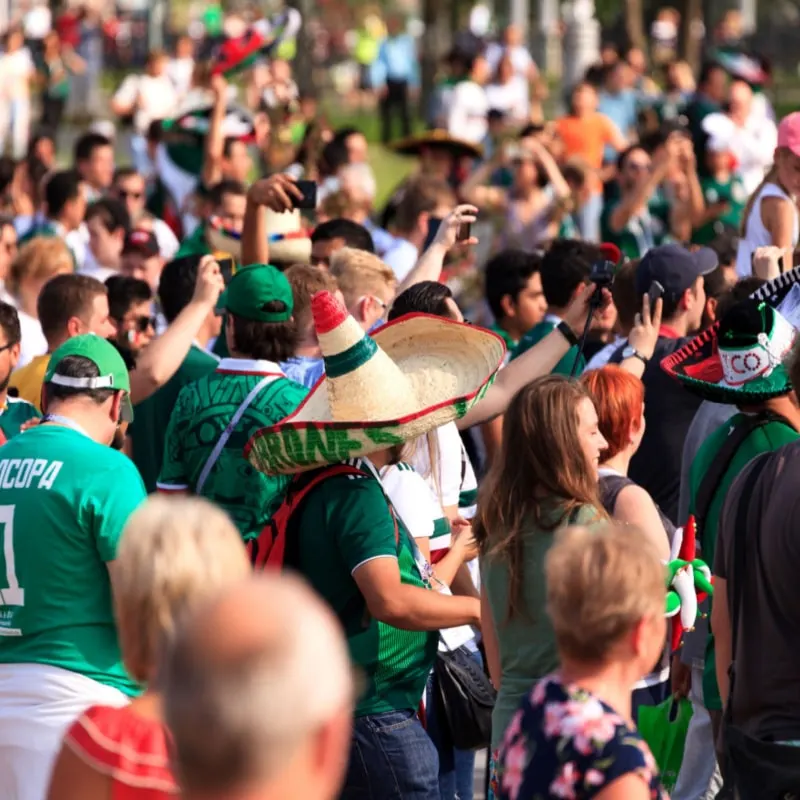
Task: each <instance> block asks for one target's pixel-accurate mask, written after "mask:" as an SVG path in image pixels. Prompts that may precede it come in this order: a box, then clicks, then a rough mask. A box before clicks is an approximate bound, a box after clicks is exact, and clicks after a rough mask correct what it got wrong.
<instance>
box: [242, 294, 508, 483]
mask: <svg viewBox="0 0 800 800" xmlns="http://www.w3.org/2000/svg"><path fill="white" fill-rule="evenodd" d="M311 308H312V313H313V316H314V325H315V327H316V331H317V337H318V339H319V344H320V349H321V350H322V355H323V358H324V360H325V375H324V377H322V378H321V379H320V381H319V382H318V383H317V385H316V386H315V387H314V388H313V389H312V390H311V392H310V393H309V395H308V397H307V398H306V399H305V401H304V402H303V404H302V405H301V406H300V407H299V408H298V409H297V411H295V412H294V413H293V414H292V415H291V416H289V417H287V418H286V419H284V420H283V421H282V422H279V423H278V424H277V425H272V426H270V427H268V428H262V429H261V430H260V431H258V432H257V433H256V434H255V435H254V436H253V437H252V438H251V439H250V441H249V442H248V444H247V447H246V448H245V454H246V456H247V458H248V459H249V460H250V462H251V463H252V464H253V465H254V466H255V467H256V469H258V470H260V471H261V472H265V473H267V474H268V475H276V474H288V473H294V472H303V471H304V470H308V469H314V468H315V467H319V466H322V465H324V464H331V463H335V462H338V461H343V460H345V459H348V458H356V457H359V456H367V455H369V454H370V453H374V452H377V451H379V450H385V449H386V448H387V447H392V446H393V445H397V444H402V443H403V442H407V441H410V440H411V439H415V438H417V437H418V436H421V435H423V434H424V433H427V432H428V431H430V430H433V429H434V428H438V427H440V426H441V425H445V424H446V423H448V422H452V421H453V420H456V419H459V418H460V417H463V416H464V414H466V413H467V411H468V410H469V409H470V408H471V407H472V406H473V405H474V404H475V403H476V402H477V401H478V400H480V398H481V397H483V395H484V393H485V392H486V389H487V388H488V387H489V385H490V384H491V382H492V380H493V379H494V376H495V374H496V372H497V370H498V369H499V368H500V365H501V364H502V362H503V358H504V356H505V345H504V344H503V340H502V339H501V338H500V337H499V336H497V335H496V334H494V333H491V332H490V331H486V330H483V329H482V328H477V327H473V326H471V325H466V324H464V323H460V322H454V321H453V320H448V319H443V318H441V317H434V316H430V315H428V314H409V315H407V316H405V317H401V318H400V319H397V320H394V321H393V322H390V323H389V324H388V325H384V326H383V327H382V328H381V329H380V330H378V331H376V332H375V333H374V334H373V336H372V337H370V336H367V335H366V334H365V333H364V331H363V330H362V329H361V327H360V326H359V324H358V323H357V322H356V321H355V320H354V319H353V318H352V317H351V316H349V315H348V313H347V310H346V309H345V307H344V305H343V304H342V302H341V301H340V300H338V299H337V298H336V297H335V296H334V295H332V294H330V293H329V292H318V293H317V294H316V295H315V296H314V298H313V300H312V304H311Z"/></svg>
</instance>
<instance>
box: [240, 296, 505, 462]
mask: <svg viewBox="0 0 800 800" xmlns="http://www.w3.org/2000/svg"><path fill="white" fill-rule="evenodd" d="M320 295H326V296H327V297H330V296H331V294H330V292H327V291H321V292H317V293H316V294H315V295H314V297H313V298H312V299H311V307H312V309H313V307H314V301H315V300H316V298H317V297H319V296H320ZM416 317H423V318H426V317H427V318H429V319H431V318H432V319H435V320H437V321H438V322H442V323H444V324H445V325H448V326H459V325H460V326H462V327H464V328H467V329H468V330H470V331H472V332H475V331H478V332H479V333H480V334H481V336H486V337H488V338H494V339H497V341H498V342H500V344H501V345H502V346H503V356H502V357H501V358H500V361H498V363H497V367H496V368H495V370H494V371H493V372H491V373H490V374H489V376H488V377H487V378H486V380H485V381H484V382H483V383H481V385H480V386H479V387H478V388H477V389H476V390H475V391H474V392H470V393H469V394H465V395H460V396H458V397H451V398H449V399H447V400H443V401H442V402H441V403H436V404H435V405H432V406H428V407H427V408H425V409H423V410H422V411H419V412H417V413H414V414H407V415H406V416H404V417H396V418H394V419H385V420H379V421H377V422H363V421H357V420H348V421H346V422H333V421H332V420H326V421H325V422H296V421H294V420H295V418H296V417H297V415H298V414H299V413H300V412H301V411H302V410H303V408H304V407H305V406H306V405H307V404H308V403H309V401H310V400H311V398H312V397H313V396H314V394H315V393H316V392H317V391H318V390H319V387H320V386H321V385H322V384H323V383H324V382H325V381H326V380H327V378H326V376H325V375H324V374H323V375H322V377H320V378H319V380H318V381H317V382H316V383H315V384H314V388H313V389H311V391H309V393H308V394H307V395H306V396H305V399H304V400H303V402H302V403H300V405H299V406H298V407H297V408H296V409H295V410H294V411H293V412H292V413H291V414H290V415H289V416H288V417H286V418H285V419H283V420H281V421H280V422H278V423H276V424H275V425H265V426H264V427H263V428H259V429H258V430H257V431H256V432H255V433H254V434H253V435H252V436H251V437H250V439H249V441H248V442H247V444H246V445H245V447H244V456H245V458H248V457H249V455H250V452H251V450H252V449H253V442H254V440H255V439H257V438H258V437H259V436H261V435H264V434H266V433H268V432H275V431H277V430H279V429H280V428H282V427H284V426H286V427H293V428H295V429H300V430H305V429H307V428H316V429H318V430H347V429H348V428H351V427H354V426H355V427H357V428H359V429H360V430H373V429H381V428H385V427H387V426H393V427H399V426H401V425H406V424H408V423H409V422H413V421H414V420H415V419H420V418H422V417H427V416H430V415H431V414H432V413H434V412H435V411H438V410H439V409H440V408H445V407H447V406H452V405H455V404H456V403H461V402H470V401H472V400H473V399H474V398H475V397H477V395H478V394H479V393H480V392H481V390H482V389H483V387H484V386H485V385H486V384H487V383H488V382H489V381H490V380H491V378H492V376H493V375H495V374H496V372H497V370H498V369H500V367H501V366H502V363H503V357H504V356H505V342H504V341H503V337H502V336H498V335H497V334H496V333H495V332H494V331H490V330H488V329H487V328H479V327H477V326H475V325H470V324H468V323H466V322H457V321H456V320H454V319H447V318H446V317H437V316H436V315H434V314H421V313H418V312H417V313H412V314H405V315H403V316H402V317H398V318H397V319H393V320H392V321H391V322H387V323H386V324H385V325H382V326H381V327H380V328H378V329H377V330H375V331H373V332H372V334H371V336H372V338H373V339H375V337H376V336H377V335H378V334H379V333H380V332H381V331H385V330H386V329H387V328H391V327H393V326H395V325H400V324H405V323H406V322H409V321H410V320H412V319H414V318H416ZM318 330H319V329H318ZM376 343H377V345H378V347H380V342H379V341H377V340H376Z"/></svg>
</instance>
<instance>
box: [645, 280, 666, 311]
mask: <svg viewBox="0 0 800 800" xmlns="http://www.w3.org/2000/svg"><path fill="white" fill-rule="evenodd" d="M647 296H648V297H649V298H650V308H653V306H654V305H655V304H656V300H658V299H659V298H661V297H663V296H664V287H663V286H662V285H661V284H660V283H659V282H658V281H653V282H652V283H651V284H650V289H649V290H648V292H647Z"/></svg>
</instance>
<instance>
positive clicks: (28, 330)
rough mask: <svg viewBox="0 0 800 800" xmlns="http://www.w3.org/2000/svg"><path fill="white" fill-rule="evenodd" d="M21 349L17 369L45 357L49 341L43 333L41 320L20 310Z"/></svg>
mask: <svg viewBox="0 0 800 800" xmlns="http://www.w3.org/2000/svg"><path fill="white" fill-rule="evenodd" d="M17 313H18V314H19V330H20V336H21V340H20V348H19V363H18V364H17V369H19V368H20V367H24V366H25V365H26V364H29V363H30V362H31V361H33V359H34V358H36V356H43V355H44V354H45V353H46V352H47V339H45V338H44V333H42V326H41V325H40V324H39V320H38V319H36V318H35V317H32V316H31V315H30V314H26V313H25V312H24V311H22V310H19V311H18V312H17Z"/></svg>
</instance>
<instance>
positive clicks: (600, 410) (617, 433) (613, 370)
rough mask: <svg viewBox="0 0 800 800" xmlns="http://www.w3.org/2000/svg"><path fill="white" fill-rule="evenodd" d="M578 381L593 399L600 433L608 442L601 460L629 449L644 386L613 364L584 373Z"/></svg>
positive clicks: (639, 412)
mask: <svg viewBox="0 0 800 800" xmlns="http://www.w3.org/2000/svg"><path fill="white" fill-rule="evenodd" d="M581 382H582V383H583V385H584V386H585V387H586V389H587V390H588V391H589V394H590V395H591V396H592V400H593V401H594V407H595V408H596V409H597V419H598V426H599V428H600V433H602V434H603V438H604V439H605V440H606V441H607V442H608V449H607V450H606V451H605V452H604V454H603V457H604V458H613V457H614V456H615V455H617V453H619V452H621V451H622V450H624V449H625V448H626V447H627V446H628V443H629V441H630V432H631V427H635V426H637V425H638V424H639V423H640V421H641V418H642V409H643V407H644V384H643V383H642V382H641V381H640V380H639V379H638V378H637V377H636V376H634V375H631V373H630V372H627V371H626V370H624V369H622V367H618V366H617V365H616V364H609V365H608V366H605V367H603V368H602V369H593V370H590V371H589V372H586V373H584V375H583V376H582V377H581Z"/></svg>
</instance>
